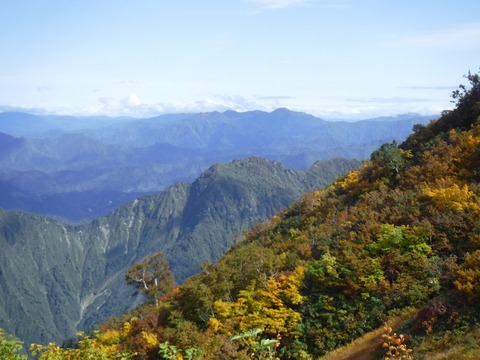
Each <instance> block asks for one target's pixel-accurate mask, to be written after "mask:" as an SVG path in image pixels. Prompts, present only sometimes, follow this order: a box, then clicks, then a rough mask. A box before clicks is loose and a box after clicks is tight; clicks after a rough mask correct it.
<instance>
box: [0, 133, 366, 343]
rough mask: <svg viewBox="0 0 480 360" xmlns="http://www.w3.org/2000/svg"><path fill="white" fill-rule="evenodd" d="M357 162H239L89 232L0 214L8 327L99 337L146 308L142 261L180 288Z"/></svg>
mask: <svg viewBox="0 0 480 360" xmlns="http://www.w3.org/2000/svg"><path fill="white" fill-rule="evenodd" d="M4 138H5V137H4ZM7 139H8V138H7ZM12 141H13V143H14V144H16V143H25V140H12ZM5 144H7V142H2V145H3V146H4V147H6V145H5ZM63 156H65V155H63ZM359 164H360V162H359V161H357V160H345V159H335V160H324V161H318V162H316V163H315V164H313V165H312V166H311V167H310V168H309V169H308V170H307V171H295V170H289V169H286V168H285V167H284V166H283V165H282V164H280V163H279V162H276V161H271V160H265V159H261V158H257V157H250V158H245V159H239V160H234V161H232V162H230V163H226V164H217V165H214V166H212V167H210V168H209V169H208V170H207V171H205V172H204V173H203V174H201V176H200V177H198V179H197V180H195V181H194V182H193V183H191V184H187V183H177V184H175V185H172V186H170V187H169V188H168V189H166V190H164V191H163V192H160V193H157V194H155V195H150V196H144V197H141V198H138V199H135V200H134V201H132V202H129V203H128V204H126V205H124V206H121V207H119V208H118V209H117V210H115V211H114V212H112V213H111V214H110V215H108V216H105V217H100V218H97V219H95V220H93V221H91V222H90V223H88V224H83V225H75V226H74V225H68V224H66V223H64V222H61V221H56V220H53V219H51V218H49V217H46V216H41V215H33V214H27V213H24V212H6V211H2V210H0V248H1V249H2V251H1V252H0V328H4V329H6V330H7V331H8V332H10V333H13V334H15V335H16V336H18V337H20V338H21V339H22V340H23V341H25V342H26V344H29V343H30V342H37V343H46V342H50V341H52V340H55V341H57V342H61V341H63V340H65V339H67V338H68V337H71V336H73V335H74V334H75V332H76V331H77V330H79V329H91V328H92V327H93V326H94V325H96V324H98V323H99V322H100V321H102V320H105V319H107V318H108V317H110V316H112V315H120V314H122V313H123V312H124V311H126V310H127V309H131V308H132V307H134V306H135V305H136V304H138V300H139V298H138V297H134V296H133V291H132V289H129V288H128V287H127V286H126V283H125V281H124V277H125V273H126V271H127V270H128V268H129V267H130V266H132V265H133V264H134V263H136V262H139V261H141V260H142V259H144V258H145V257H146V256H148V255H151V254H153V253H155V252H158V251H163V252H165V253H166V255H167V258H168V260H169V262H170V264H171V268H172V270H173V273H174V275H175V277H176V279H177V281H179V282H181V281H183V279H185V278H186V277H187V276H189V275H192V274H194V273H196V272H197V271H199V269H200V264H201V263H203V262H215V261H216V260H217V259H218V258H219V257H220V256H221V255H223V254H224V253H225V252H226V250H227V249H228V248H229V247H230V246H231V245H232V244H233V243H234V242H235V241H236V237H237V236H238V235H240V234H241V233H242V231H245V230H247V229H249V228H250V226H251V225H252V223H253V222H258V221H264V220H267V218H268V217H269V216H271V215H273V214H274V213H275V212H277V211H278V210H279V209H282V208H285V207H287V206H288V205H290V204H291V203H292V202H293V201H295V200H296V199H298V198H299V197H300V196H301V194H303V193H305V192H306V191H309V190H313V189H316V188H319V187H322V186H324V185H326V184H328V183H330V182H332V181H333V180H334V179H335V178H336V177H337V176H339V175H340V174H344V173H346V172H347V171H349V170H351V169H352V168H355V167H357V166H359ZM4 189H6V190H8V189H7V188H4ZM6 193H8V191H7V192H6ZM2 196H3V195H2ZM74 202H75V200H72V205H74Z"/></svg>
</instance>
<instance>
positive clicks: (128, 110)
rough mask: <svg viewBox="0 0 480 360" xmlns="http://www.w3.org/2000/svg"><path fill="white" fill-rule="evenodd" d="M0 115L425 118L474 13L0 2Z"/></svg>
mask: <svg viewBox="0 0 480 360" xmlns="http://www.w3.org/2000/svg"><path fill="white" fill-rule="evenodd" d="M0 14H1V19H2V21H1V23H0V111H8V110H24V111H30V112H33V113H49V114H70V115H108V116H136V117H148V116H155V115H159V114H163V113H177V112H207V111H225V110H236V111H249V110H262V111H272V110H274V109H276V108H279V107H286V108H288V109H291V110H295V111H302V112H306V113H309V114H312V115H315V116H318V117H322V118H345V119H355V118H369V117H375V116H388V115H395V114H403V113H411V112H415V113H420V114H423V115H427V114H438V113H440V112H441V111H442V110H445V109H450V108H452V106H453V104H452V103H451V97H450V94H451V93H452V91H453V90H455V89H457V88H458V86H459V85H460V84H467V83H468V81H467V80H466V79H465V78H464V77H463V76H464V75H465V74H467V73H468V71H471V72H473V73H478V72H479V70H480V16H479V14H480V1H478V0H456V1H451V0H402V1H398V0H136V1H132V0H0Z"/></svg>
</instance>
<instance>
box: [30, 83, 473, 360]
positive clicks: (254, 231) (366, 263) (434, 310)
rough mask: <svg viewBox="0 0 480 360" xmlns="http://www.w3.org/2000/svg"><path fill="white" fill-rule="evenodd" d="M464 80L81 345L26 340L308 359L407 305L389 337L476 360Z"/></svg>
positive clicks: (106, 349)
mask: <svg viewBox="0 0 480 360" xmlns="http://www.w3.org/2000/svg"><path fill="white" fill-rule="evenodd" d="M467 79H468V80H469V82H470V85H469V86H468V87H466V88H465V91H464V92H460V93H455V94H454V95H455V96H454V100H455V101H456V103H457V107H456V108H455V109H454V110H452V111H449V112H445V113H444V114H443V116H442V117H441V118H440V119H438V120H437V121H434V122H432V123H431V124H430V125H428V126H425V127H416V129H415V133H414V134H412V135H411V136H410V138H409V139H408V140H407V141H406V142H405V143H403V144H401V145H400V146H397V145H396V144H395V143H391V144H385V145H384V146H382V147H380V148H379V149H378V150H377V151H376V152H375V153H374V154H372V157H371V161H368V162H365V163H364V164H363V165H362V166H361V167H360V168H358V169H357V170H353V171H351V172H350V173H349V174H348V175H346V176H343V177H341V178H339V179H338V180H337V181H336V182H335V183H334V184H333V185H331V186H330V187H328V188H327V189H325V190H318V191H314V192H309V193H307V194H305V195H304V196H303V197H302V198H301V199H300V200H299V201H297V202H296V203H294V204H293V205H292V206H290V207H289V208H288V209H286V210H284V211H281V212H279V213H278V214H277V215H276V216H274V217H273V218H272V219H271V220H270V221H269V222H266V223H259V224H256V225H254V226H253V227H252V228H251V230H250V231H249V232H248V233H247V234H246V236H245V238H244V239H243V240H242V241H240V242H238V243H236V244H235V245H234V246H233V247H232V248H231V249H230V250H229V251H228V253H227V254H226V255H224V256H223V257H222V258H221V259H220V260H219V261H218V262H217V263H216V264H215V265H212V264H205V265H204V266H203V270H202V272H201V273H199V274H197V275H195V276H192V277H190V278H188V279H187V280H186V281H185V282H184V283H183V284H182V285H181V286H179V287H177V288H175V289H174V290H173V291H172V292H170V293H167V294H166V295H165V296H164V297H163V298H162V299H160V302H159V304H158V305H151V304H150V305H144V306H141V307H139V308H138V309H137V310H135V311H134V312H130V313H128V314H125V315H124V316H123V317H122V318H121V319H115V318H114V319H111V320H110V321H109V322H107V323H104V324H102V325H101V326H100V328H99V330H98V332H96V333H94V334H93V335H92V336H91V337H87V338H83V339H81V341H80V349H79V350H78V349H77V350H72V349H60V348H56V347H55V346H54V345H51V346H49V347H47V348H37V350H38V351H39V352H41V353H43V356H44V357H43V358H45V359H46V358H48V356H53V355H57V356H59V357H60V358H63V357H65V356H68V355H72V354H74V352H75V351H77V353H78V351H80V352H81V351H83V354H86V353H88V352H89V351H90V352H91V351H98V352H101V353H102V354H103V356H104V357H105V358H113V357H114V355H115V354H117V355H118V354H119V353H120V352H121V353H122V354H123V355H122V356H124V358H125V359H127V358H135V359H158V358H163V359H171V358H202V359H241V358H243V359H247V358H257V359H273V358H275V357H279V358H281V359H316V358H318V357H320V356H322V355H324V354H328V353H329V352H330V351H332V350H333V349H335V348H338V347H340V346H342V345H344V344H347V343H349V342H350V341H352V340H354V339H356V338H357V337H359V336H360V335H362V334H364V333H366V332H368V331H370V330H372V329H375V328H377V327H379V326H380V325H382V324H383V323H384V321H386V320H388V318H389V317H395V316H396V315H398V314H400V313H402V312H404V311H405V310H407V309H410V310H412V309H413V310H414V312H415V314H416V315H414V316H413V317H411V318H410V320H409V321H408V323H406V324H405V326H404V328H403V329H402V331H403V332H405V333H406V334H408V335H409V336H407V337H402V338H400V337H398V336H397V335H395V334H394V335H392V334H391V332H390V329H389V330H388V333H389V337H388V339H389V341H390V340H391V341H395V342H396V345H400V344H401V343H402V342H405V341H407V339H409V338H410V337H411V340H410V341H409V343H408V346H409V347H412V348H413V352H412V353H411V356H413V358H415V359H438V358H442V357H441V354H440V353H439V351H441V352H444V354H445V356H447V358H449V359H476V358H478V357H479V355H480V336H479V335H478V334H479V333H480V328H479V327H478V325H477V323H478V321H479V320H480V309H479V308H478V300H479V299H480V285H479V279H480V270H479V265H480V235H479V234H480V183H479V180H480V171H479V169H480V151H479V149H480V106H479V104H480V81H479V77H478V75H476V74H469V75H468V76H467ZM461 89H462V88H461ZM402 336H403V335H402ZM398 339H401V340H398ZM397 341H398V342H397ZM373 350H375V349H373ZM378 351H379V352H378V353H377V355H372V356H378V357H379V358H380V357H381V356H382V355H381V352H382V350H381V349H378ZM178 354H182V355H181V356H180V355H178Z"/></svg>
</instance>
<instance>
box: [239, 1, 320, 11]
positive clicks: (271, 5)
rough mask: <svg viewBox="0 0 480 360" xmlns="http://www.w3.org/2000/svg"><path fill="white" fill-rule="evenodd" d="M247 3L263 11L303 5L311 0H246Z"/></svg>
mask: <svg viewBox="0 0 480 360" xmlns="http://www.w3.org/2000/svg"><path fill="white" fill-rule="evenodd" d="M246 1H247V2H250V3H254V4H257V5H259V6H261V7H262V8H265V9H282V8H287V7H291V6H298V5H305V4H308V3H310V2H311V0H246Z"/></svg>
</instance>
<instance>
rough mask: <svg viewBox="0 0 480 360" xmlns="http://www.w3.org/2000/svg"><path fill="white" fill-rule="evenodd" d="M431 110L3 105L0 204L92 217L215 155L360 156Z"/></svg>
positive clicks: (186, 174) (186, 177)
mask: <svg viewBox="0 0 480 360" xmlns="http://www.w3.org/2000/svg"><path fill="white" fill-rule="evenodd" d="M433 117H435V116H419V115H416V114H407V115H399V116H395V117H391V118H381V119H371V120H364V121H358V122H332V121H324V120H322V119H319V118H316V117H314V116H311V115H308V114H305V113H300V112H293V111H289V110H287V109H278V110H276V111H273V112H270V113H267V112H262V111H250V112H243V113H239V112H234V111H226V112H223V113H219V112H212V113H200V114H170V115H162V116H158V117H154V118H149V119H134V118H106V117H72V116H38V115H32V114H26V113H18V112H5V113H1V114H0V207H1V208H3V209H7V210H23V211H28V212H34V213H39V214H45V215H49V216H53V217H58V218H63V219H68V220H71V221H82V220H83V221H86V220H91V219H93V218H95V217H98V216H101V215H106V214H108V213H109V212H111V211H113V210H114V209H115V208H117V207H118V206H120V205H122V204H124V203H126V202H128V201H131V200H133V199H135V198H137V197H139V196H141V195H145V194H153V193H157V192H159V191H162V190H164V189H166V188H167V187H168V186H170V185H172V184H174V183H176V182H191V181H193V180H195V179H196V178H197V177H198V176H199V175H200V174H201V173H202V172H203V171H205V170H206V169H207V168H208V167H210V166H211V165H213V164H215V163H219V162H228V161H231V160H233V159H238V158H245V157H249V156H258V157H262V158H265V159H270V160H276V161H279V162H281V163H282V164H284V165H285V166H286V167H288V168H290V169H299V170H305V169H307V168H309V167H310V166H311V165H312V164H313V163H314V162H315V161H317V160H326V159H332V158H339V157H342V158H347V159H366V158H368V157H369V156H370V153H371V152H372V151H373V150H375V149H377V148H378V147H379V146H380V145H381V144H382V143H385V142H389V141H392V140H397V141H398V142H400V141H402V140H404V139H405V138H406V136H407V135H408V134H409V133H410V132H411V130H412V126H413V125H414V124H417V123H418V124H425V123H427V122H429V120H431V119H432V118H433Z"/></svg>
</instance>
